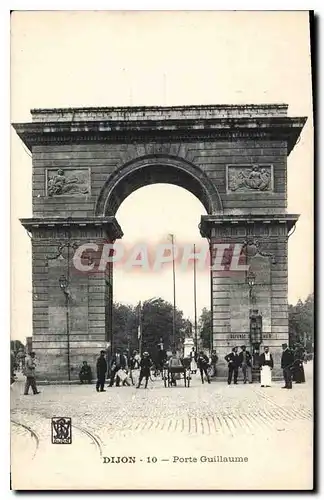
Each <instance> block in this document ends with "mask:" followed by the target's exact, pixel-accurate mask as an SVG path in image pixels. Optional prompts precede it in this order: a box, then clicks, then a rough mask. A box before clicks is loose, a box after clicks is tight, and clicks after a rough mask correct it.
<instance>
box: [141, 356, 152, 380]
mask: <svg viewBox="0 0 324 500" xmlns="http://www.w3.org/2000/svg"><path fill="white" fill-rule="evenodd" d="M151 366H152V361H151V359H150V358H149V357H146V356H145V357H143V358H142V359H141V362H140V367H141V374H142V375H143V376H144V377H149V376H150V368H151Z"/></svg>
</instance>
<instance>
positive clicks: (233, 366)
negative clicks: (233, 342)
mask: <svg viewBox="0 0 324 500" xmlns="http://www.w3.org/2000/svg"><path fill="white" fill-rule="evenodd" d="M225 361H226V362H227V363H228V379H227V383H228V385H230V384H231V382H232V376H233V373H234V384H237V376H238V367H239V365H240V357H239V355H238V354H237V347H233V349H232V352H230V353H229V354H227V355H226V356H225Z"/></svg>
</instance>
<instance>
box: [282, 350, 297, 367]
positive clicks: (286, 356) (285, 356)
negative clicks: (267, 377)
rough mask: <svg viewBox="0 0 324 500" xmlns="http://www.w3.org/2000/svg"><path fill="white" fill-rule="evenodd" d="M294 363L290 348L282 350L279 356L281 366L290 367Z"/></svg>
mask: <svg viewBox="0 0 324 500" xmlns="http://www.w3.org/2000/svg"><path fill="white" fill-rule="evenodd" d="M293 364H294V353H293V352H292V351H291V350H290V349H286V350H285V351H283V353H282V356H281V368H288V367H292V365H293Z"/></svg>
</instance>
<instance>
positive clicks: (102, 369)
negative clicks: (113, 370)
mask: <svg viewBox="0 0 324 500" xmlns="http://www.w3.org/2000/svg"><path fill="white" fill-rule="evenodd" d="M106 373H107V361H106V358H105V351H100V356H99V358H98V359H97V384H96V391H97V392H99V387H100V392H105V390H104V386H105V380H106Z"/></svg>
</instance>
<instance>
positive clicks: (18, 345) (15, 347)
mask: <svg viewBox="0 0 324 500" xmlns="http://www.w3.org/2000/svg"><path fill="white" fill-rule="evenodd" d="M10 349H11V351H13V352H14V353H15V354H16V353H17V352H18V351H24V350H25V346H24V344H23V343H22V342H21V341H20V340H10Z"/></svg>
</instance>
